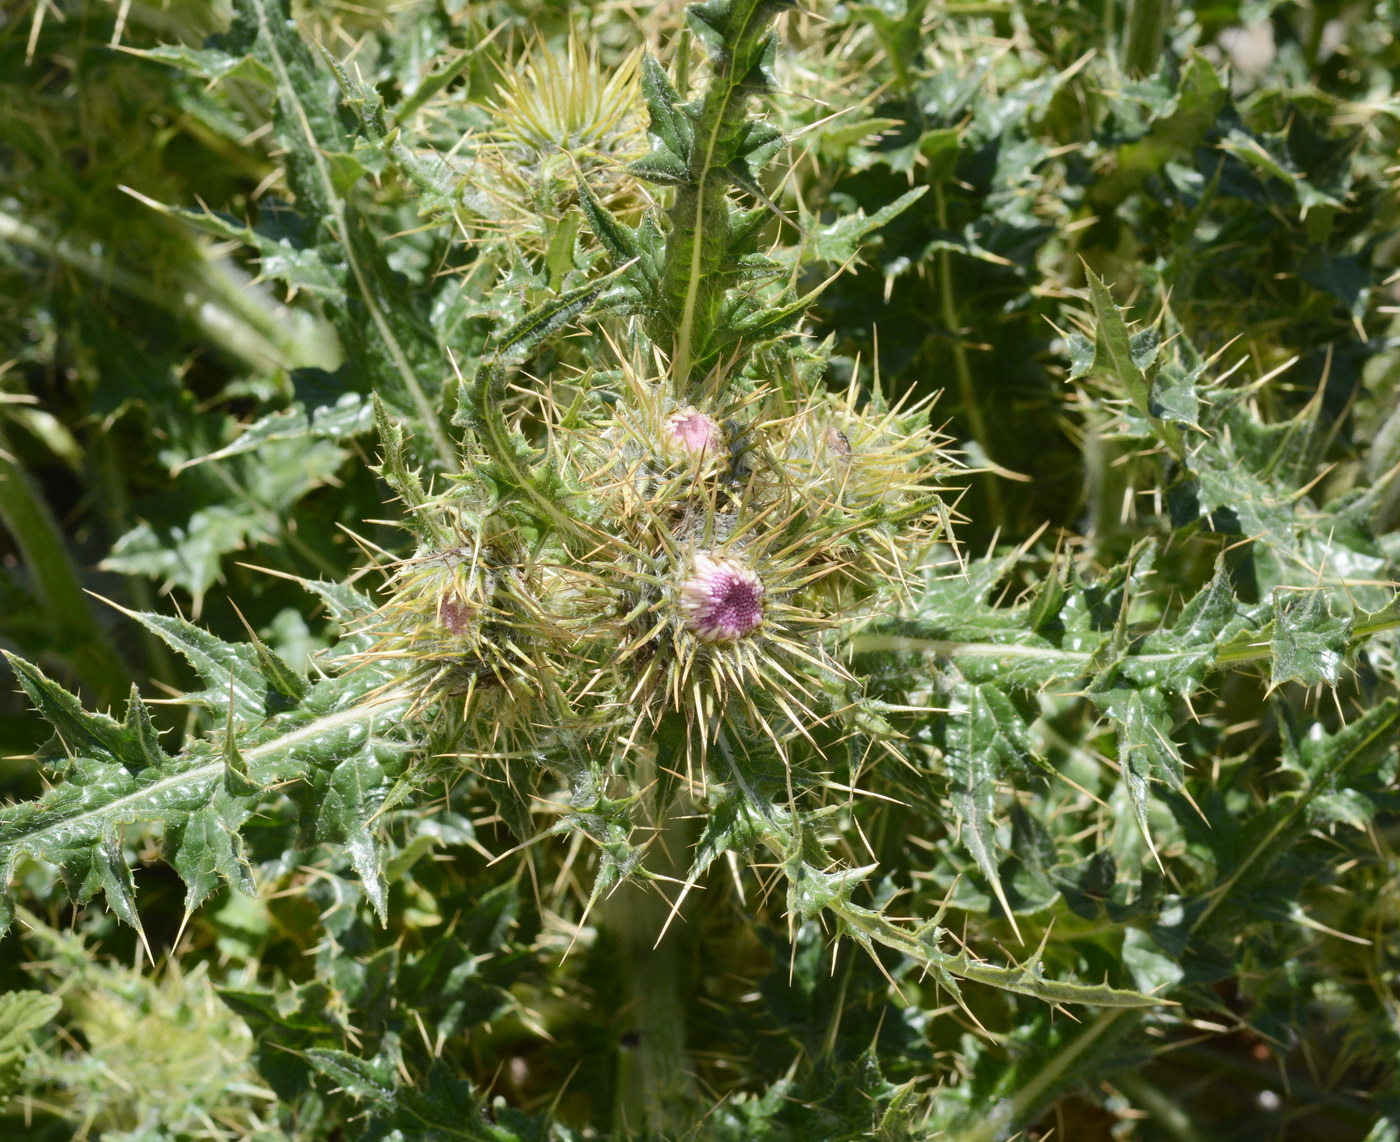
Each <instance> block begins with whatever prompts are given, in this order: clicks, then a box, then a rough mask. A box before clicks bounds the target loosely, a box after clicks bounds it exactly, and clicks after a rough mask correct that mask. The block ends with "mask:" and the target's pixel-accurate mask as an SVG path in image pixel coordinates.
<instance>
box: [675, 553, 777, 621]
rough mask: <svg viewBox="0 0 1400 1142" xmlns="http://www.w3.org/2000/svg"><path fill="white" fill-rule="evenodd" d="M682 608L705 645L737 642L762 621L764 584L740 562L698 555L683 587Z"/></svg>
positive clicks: (681, 595)
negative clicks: (707, 643) (708, 643)
mask: <svg viewBox="0 0 1400 1142" xmlns="http://www.w3.org/2000/svg"><path fill="white" fill-rule="evenodd" d="M680 608H681V611H682V613H683V614H684V615H685V625H686V629H687V630H689V631H690V632H691V633H692V634H693V635H695V637H696V638H698V639H700V640H701V641H702V642H734V641H735V640H737V639H741V638H745V637H747V636H748V635H750V634H752V633H753V632H754V631H755V630H757V629H758V627H759V624H760V623H762V622H763V582H762V580H760V579H759V577H758V576H757V575H756V574H755V573H754V572H753V571H752V570H751V569H750V568H748V567H746V566H745V565H744V564H743V563H740V562H738V561H737V560H734V559H724V558H720V559H715V558H712V557H711V556H709V555H703V554H702V555H697V556H696V557H695V562H694V565H693V568H692V570H691V573H690V575H689V577H687V578H686V579H685V580H684V581H683V582H682V583H681V586H680Z"/></svg>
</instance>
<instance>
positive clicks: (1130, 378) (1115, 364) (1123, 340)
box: [1084, 269, 1155, 416]
mask: <svg viewBox="0 0 1400 1142" xmlns="http://www.w3.org/2000/svg"><path fill="white" fill-rule="evenodd" d="M1084 276H1085V278H1086V280H1087V281H1088V283H1089V301H1090V303H1091V304H1092V305H1093V307H1094V317H1095V318H1096V321H1097V325H1096V335H1097V339H1098V347H1097V359H1098V360H1100V361H1101V362H1102V363H1103V364H1104V366H1105V367H1106V368H1107V369H1108V370H1109V372H1110V373H1111V374H1112V375H1113V377H1114V378H1115V379H1116V380H1117V381H1118V383H1119V384H1121V385H1122V386H1123V391H1124V392H1125V393H1126V394H1127V395H1128V398H1129V399H1130V400H1131V401H1132V402H1133V405H1134V406H1135V407H1136V408H1137V410H1138V412H1139V413H1141V414H1142V415H1143V416H1150V415H1151V394H1152V383H1151V379H1150V378H1149V377H1148V375H1147V373H1146V372H1145V371H1144V369H1143V367H1142V365H1141V364H1139V362H1140V361H1143V360H1146V361H1147V362H1148V363H1149V365H1150V363H1151V361H1152V360H1153V358H1154V357H1155V353H1153V354H1151V355H1149V354H1148V353H1147V352H1146V351H1145V348H1144V347H1143V345H1142V343H1139V344H1138V345H1137V346H1136V347H1135V345H1134V340H1133V336H1132V335H1131V334H1130V333H1129V332H1128V324H1127V322H1125V321H1124V320H1123V314H1122V311H1120V310H1119V308H1118V306H1117V305H1116V304H1115V303H1114V300H1113V294H1112V293H1110V292H1109V289H1108V286H1106V285H1104V283H1103V279H1102V278H1100V277H1099V276H1098V275H1097V274H1095V273H1094V271H1093V270H1089V269H1086V270H1085V271H1084Z"/></svg>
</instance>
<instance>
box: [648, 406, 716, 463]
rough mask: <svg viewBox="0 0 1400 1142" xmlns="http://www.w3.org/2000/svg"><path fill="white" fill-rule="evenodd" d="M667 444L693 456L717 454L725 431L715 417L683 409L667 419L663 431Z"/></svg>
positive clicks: (692, 409) (696, 410)
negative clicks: (709, 453)
mask: <svg viewBox="0 0 1400 1142" xmlns="http://www.w3.org/2000/svg"><path fill="white" fill-rule="evenodd" d="M662 431H663V432H664V434H665V437H666V442H667V443H668V444H672V445H675V446H676V447H677V448H679V449H681V450H682V451H684V452H688V453H690V454H691V455H692V456H704V455H705V454H706V453H708V452H715V451H718V450H719V447H720V445H721V443H722V441H723V429H721V428H720V426H719V424H718V422H717V421H715V419H714V418H713V417H710V416H706V415H705V414H704V413H703V412H701V411H700V410H699V409H694V408H683V409H679V410H678V411H676V412H673V413H672V414H671V415H670V416H668V417H667V418H666V424H665V427H664V428H663V429H662Z"/></svg>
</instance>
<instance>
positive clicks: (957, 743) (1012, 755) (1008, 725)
mask: <svg viewBox="0 0 1400 1142" xmlns="http://www.w3.org/2000/svg"><path fill="white" fill-rule="evenodd" d="M942 737H943V749H944V758H945V764H946V766H947V769H948V776H949V779H950V782H951V786H950V790H949V799H950V801H951V802H952V805H953V810H954V812H955V813H956V814H957V818H958V823H959V836H960V837H961V839H962V842H963V845H964V846H965V847H966V848H967V851H968V852H969V853H971V854H972V858H973V859H974V860H975V861H976V862H977V867H978V868H979V869H980V870H981V872H982V875H983V876H985V877H986V878H987V883H988V884H989V885H990V886H991V889H992V893H993V894H994V895H995V896H996V898H997V902H998V903H999V904H1000V905H1001V907H1002V911H1003V912H1004V913H1005V915H1006V918H1007V919H1008V920H1009V921H1010V922H1011V926H1012V928H1013V930H1014V929H1015V928H1016V919H1015V917H1014V916H1013V915H1012V912H1011V905H1010V904H1009V903H1008V902H1007V899H1006V892H1005V890H1004V889H1003V887H1002V883H1001V876H1000V874H999V872H998V864H999V858H998V856H997V853H996V830H995V827H994V825H993V822H992V816H993V813H994V811H995V808H996V785H997V782H998V781H999V780H1003V779H1004V778H1005V777H1006V776H1007V775H1008V774H1009V773H1012V772H1016V771H1019V770H1021V769H1023V768H1024V766H1025V764H1026V763H1027V761H1029V760H1030V759H1031V758H1032V757H1033V756H1034V753H1035V750H1034V747H1033V745H1032V742H1031V737H1030V732H1029V730H1028V728H1027V726H1026V723H1025V719H1024V718H1023V717H1022V715H1021V713H1020V711H1018V710H1017V709H1016V707H1015V706H1014V705H1013V704H1012V702H1011V700H1010V699H1009V698H1008V697H1007V696H1006V695H1005V694H1004V693H1002V691H1001V690H999V689H998V688H997V687H996V686H993V685H978V684H970V683H966V682H963V683H958V684H955V685H954V686H953V687H952V688H951V689H950V690H949V713H948V715H947V717H946V719H945V720H944V728H943V734H942Z"/></svg>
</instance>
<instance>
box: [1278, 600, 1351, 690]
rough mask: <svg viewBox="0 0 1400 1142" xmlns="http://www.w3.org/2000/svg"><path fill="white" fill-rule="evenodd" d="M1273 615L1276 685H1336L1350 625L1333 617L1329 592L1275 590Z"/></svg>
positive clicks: (1349, 632) (1346, 621) (1349, 633)
mask: <svg viewBox="0 0 1400 1142" xmlns="http://www.w3.org/2000/svg"><path fill="white" fill-rule="evenodd" d="M1273 612H1274V627H1273V646H1272V649H1273V652H1274V661H1273V670H1272V674H1271V681H1272V682H1273V684H1274V685H1275V686H1278V685H1280V684H1281V683H1284V682H1301V683H1302V684H1303V685H1304V686H1316V685H1318V684H1319V683H1326V684H1327V685H1328V686H1335V685H1336V684H1337V675H1338V672H1339V671H1340V670H1341V666H1342V658H1343V654H1344V652H1345V650H1346V645H1347V640H1348V638H1349V637H1350V635H1351V623H1350V622H1349V621H1348V620H1346V619H1336V618H1333V617H1332V615H1331V613H1330V608H1329V607H1328V601H1327V593H1326V592H1325V591H1322V590H1301V591H1286V590H1282V589H1276V590H1275V591H1274V599H1273Z"/></svg>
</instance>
